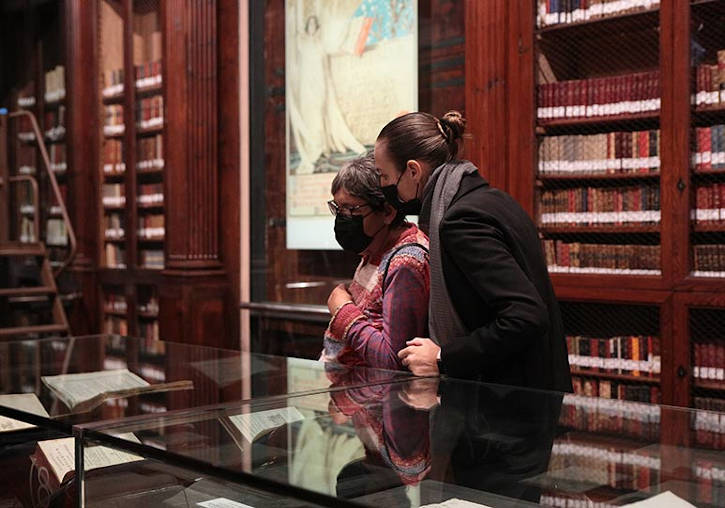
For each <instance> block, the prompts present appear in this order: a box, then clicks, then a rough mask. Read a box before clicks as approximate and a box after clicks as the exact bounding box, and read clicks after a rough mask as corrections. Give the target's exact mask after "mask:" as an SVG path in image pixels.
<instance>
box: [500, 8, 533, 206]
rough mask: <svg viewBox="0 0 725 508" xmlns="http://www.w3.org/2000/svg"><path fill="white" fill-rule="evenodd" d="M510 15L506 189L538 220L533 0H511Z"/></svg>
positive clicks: (508, 35)
mask: <svg viewBox="0 0 725 508" xmlns="http://www.w3.org/2000/svg"><path fill="white" fill-rule="evenodd" d="M509 9H510V13H509V16H508V22H509V25H508V34H507V41H508V42H507V46H508V48H507V50H508V58H507V62H508V66H507V80H506V81H507V83H508V86H507V92H508V102H507V104H508V107H507V108H506V110H507V111H506V112H507V121H508V125H507V129H506V130H505V135H506V136H507V138H508V139H507V140H506V141H507V143H506V146H507V148H508V154H507V167H506V173H507V174H506V187H505V190H506V191H507V192H508V193H509V194H511V195H512V196H513V197H514V198H515V199H516V200H517V201H518V202H519V204H520V205H521V206H522V207H523V208H524V210H526V211H527V212H528V213H529V216H530V217H531V218H532V219H535V217H534V214H535V212H536V210H535V207H534V189H535V185H536V168H535V166H534V161H535V159H536V150H537V144H536V134H535V132H536V131H535V118H536V103H535V100H534V97H535V90H536V80H535V78H534V58H535V54H536V52H535V49H534V6H533V2H531V0H511V2H510V7H509Z"/></svg>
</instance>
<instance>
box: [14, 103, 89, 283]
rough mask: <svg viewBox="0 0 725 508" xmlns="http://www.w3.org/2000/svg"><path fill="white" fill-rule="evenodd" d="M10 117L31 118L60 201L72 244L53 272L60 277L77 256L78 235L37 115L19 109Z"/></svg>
mask: <svg viewBox="0 0 725 508" xmlns="http://www.w3.org/2000/svg"><path fill="white" fill-rule="evenodd" d="M9 116H10V118H17V117H21V116H27V117H28V118H30V123H31V125H32V126H33V132H34V133H35V139H36V140H37V141H38V148H40V155H41V156H42V158H43V164H44V165H45V170H46V171H47V172H48V178H49V179H50V186H51V187H52V188H53V194H54V195H55V199H56V200H57V201H58V205H59V206H60V213H61V215H62V217H63V222H64V223H65V227H66V232H67V234H68V239H69V242H70V250H69V252H68V256H67V257H66V259H65V261H63V262H62V263H61V264H60V266H59V267H58V268H57V269H56V270H54V272H53V275H54V276H55V277H58V275H60V273H61V272H62V271H63V270H65V269H66V268H67V267H68V265H69V264H70V262H71V261H72V260H73V258H74V257H75V255H76V249H77V242H76V234H75V231H74V230H73V225H72V224H71V222H70V218H69V217H68V209H67V208H66V206H65V202H64V201H63V196H62V194H61V193H60V187H58V180H56V178H55V173H53V171H51V169H50V157H48V149H47V148H46V146H45V140H44V139H43V135H42V134H41V132H40V128H39V127H38V121H37V120H36V118H35V115H34V114H33V113H31V112H30V111H26V110H24V109H19V110H17V111H13V112H12V113H10V114H9Z"/></svg>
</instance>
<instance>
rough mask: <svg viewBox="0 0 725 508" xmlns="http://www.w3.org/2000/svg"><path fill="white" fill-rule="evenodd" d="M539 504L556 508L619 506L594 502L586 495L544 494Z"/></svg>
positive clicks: (612, 507)
mask: <svg viewBox="0 0 725 508" xmlns="http://www.w3.org/2000/svg"><path fill="white" fill-rule="evenodd" d="M539 504H540V505H541V506H553V507H554V508H616V507H617V506H618V505H615V504H612V503H605V502H598V501H592V500H591V499H590V498H589V496H587V495H586V494H585V493H581V494H567V495H560V494H550V493H543V494H541V496H540V497H539Z"/></svg>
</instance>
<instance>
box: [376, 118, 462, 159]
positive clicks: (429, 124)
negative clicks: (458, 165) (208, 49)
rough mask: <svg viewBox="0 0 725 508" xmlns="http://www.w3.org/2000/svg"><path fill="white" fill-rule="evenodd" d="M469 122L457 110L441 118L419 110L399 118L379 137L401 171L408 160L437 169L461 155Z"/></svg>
mask: <svg viewBox="0 0 725 508" xmlns="http://www.w3.org/2000/svg"><path fill="white" fill-rule="evenodd" d="M465 129H466V119H465V118H463V115H461V113H459V112H458V111H449V112H448V113H446V114H445V115H443V116H442V117H441V118H440V119H438V118H436V117H435V116H433V115H431V114H428V113H422V112H420V111H418V112H414V113H408V114H407V115H403V116H399V117H398V118H396V119H395V120H392V121H391V122H389V123H388V124H387V125H386V126H385V127H383V130H381V131H380V134H379V135H378V141H384V142H385V146H386V149H387V151H388V154H389V155H390V157H391V159H392V160H393V162H394V163H395V165H396V167H397V169H398V171H403V169H405V164H406V163H407V162H408V161H409V160H413V159H415V160H422V161H425V162H427V163H428V164H430V165H431V167H433V168H435V167H438V166H440V165H441V164H443V163H446V162H449V161H452V160H455V159H456V157H457V156H458V150H459V148H460V143H461V141H462V139H463V132H464V131H465Z"/></svg>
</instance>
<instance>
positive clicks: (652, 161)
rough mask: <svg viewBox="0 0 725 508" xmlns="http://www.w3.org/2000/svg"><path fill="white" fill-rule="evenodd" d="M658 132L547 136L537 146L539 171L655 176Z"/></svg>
mask: <svg viewBox="0 0 725 508" xmlns="http://www.w3.org/2000/svg"><path fill="white" fill-rule="evenodd" d="M659 170H660V131H659V129H657V130H646V131H620V132H609V133H605V134H590V135H570V136H550V137H545V138H543V139H542V141H541V144H540V145H539V172H540V173H542V174H546V173H577V174H578V173H657V172H659Z"/></svg>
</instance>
